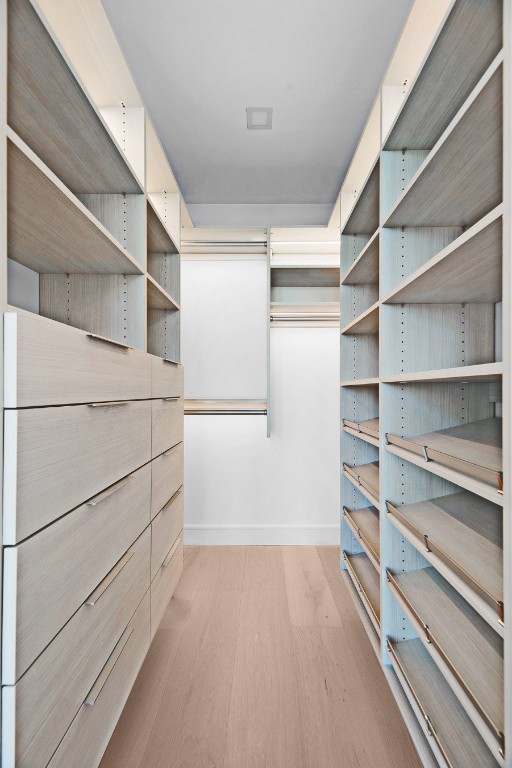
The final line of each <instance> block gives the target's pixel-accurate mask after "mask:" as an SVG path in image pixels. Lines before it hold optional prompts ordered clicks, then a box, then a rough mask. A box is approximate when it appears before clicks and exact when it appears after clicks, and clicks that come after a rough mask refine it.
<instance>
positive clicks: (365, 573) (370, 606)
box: [343, 552, 381, 637]
mask: <svg viewBox="0 0 512 768" xmlns="http://www.w3.org/2000/svg"><path fill="white" fill-rule="evenodd" d="M343 559H344V562H345V565H346V567H347V571H348V573H349V575H350V578H351V579H352V582H353V584H354V586H355V588H356V590H357V591H358V593H359V595H360V597H361V600H362V603H363V605H364V607H365V608H366V611H367V613H368V616H369V617H370V620H371V622H372V624H373V627H374V629H375V631H376V632H377V634H378V636H379V637H380V634H381V632H380V580H379V574H378V573H377V571H376V569H375V567H374V566H373V564H372V562H371V561H370V559H369V557H368V556H367V555H366V554H364V553H361V554H359V555H349V554H348V552H343Z"/></svg>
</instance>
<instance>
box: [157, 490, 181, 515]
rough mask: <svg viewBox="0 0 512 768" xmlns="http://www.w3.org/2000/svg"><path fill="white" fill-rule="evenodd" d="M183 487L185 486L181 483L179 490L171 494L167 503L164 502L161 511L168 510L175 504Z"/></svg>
mask: <svg viewBox="0 0 512 768" xmlns="http://www.w3.org/2000/svg"><path fill="white" fill-rule="evenodd" d="M182 488H183V486H182V485H180V487H179V488H178V490H177V491H176V493H173V495H172V496H171V498H170V499H169V501H168V502H167V504H164V506H163V507H162V509H161V510H160V512H167V510H168V509H170V508H171V507H172V505H173V504H174V501H175V499H176V497H177V496H179V495H180V493H181V491H182ZM159 514H160V513H159Z"/></svg>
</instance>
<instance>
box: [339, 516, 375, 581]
mask: <svg viewBox="0 0 512 768" xmlns="http://www.w3.org/2000/svg"><path fill="white" fill-rule="evenodd" d="M343 515H344V517H345V521H346V523H347V525H348V527H349V528H350V530H351V531H352V533H353V534H354V536H357V538H358V539H359V542H360V544H361V546H362V547H363V549H364V551H365V552H366V554H367V555H368V558H369V559H370V560H371V562H372V563H373V565H374V567H375V568H376V569H377V571H378V570H379V566H380V532H379V511H378V510H377V509H375V507H364V508H363V509H348V508H347V507H343Z"/></svg>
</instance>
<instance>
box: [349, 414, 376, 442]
mask: <svg viewBox="0 0 512 768" xmlns="http://www.w3.org/2000/svg"><path fill="white" fill-rule="evenodd" d="M343 426H344V427H349V429H352V430H353V431H355V432H362V433H363V434H364V435H369V436H370V437H374V438H376V439H377V440H378V439H379V436H380V433H379V419H378V418H376V419H366V420H365V421H351V420H350V419H343Z"/></svg>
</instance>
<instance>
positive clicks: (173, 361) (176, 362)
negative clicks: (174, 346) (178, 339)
mask: <svg viewBox="0 0 512 768" xmlns="http://www.w3.org/2000/svg"><path fill="white" fill-rule="evenodd" d="M162 362H163V363H170V364H171V365H179V363H178V361H177V360H169V358H168V357H162Z"/></svg>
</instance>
